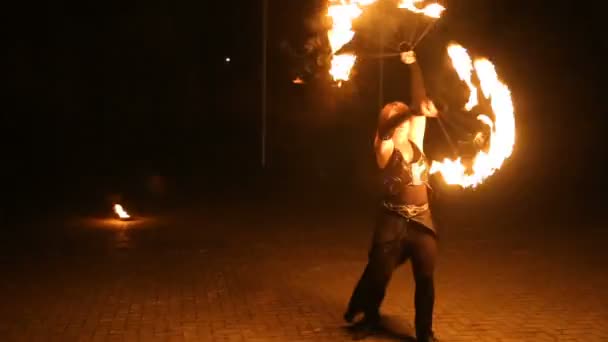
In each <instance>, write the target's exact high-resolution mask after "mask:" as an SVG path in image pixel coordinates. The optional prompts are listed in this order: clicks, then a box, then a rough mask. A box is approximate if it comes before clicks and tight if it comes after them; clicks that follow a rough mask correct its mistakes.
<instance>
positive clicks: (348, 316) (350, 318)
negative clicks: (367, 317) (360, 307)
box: [344, 309, 361, 323]
mask: <svg viewBox="0 0 608 342" xmlns="http://www.w3.org/2000/svg"><path fill="white" fill-rule="evenodd" d="M360 312H361V311H355V310H352V309H348V311H346V312H345V313H344V320H345V321H346V322H347V323H352V322H354V321H355V317H357V315H358V314H359V313H360Z"/></svg>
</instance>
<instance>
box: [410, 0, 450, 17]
mask: <svg viewBox="0 0 608 342" xmlns="http://www.w3.org/2000/svg"><path fill="white" fill-rule="evenodd" d="M421 2H425V0H401V2H400V3H399V8H404V9H407V10H408V11H412V12H414V13H417V14H424V15H425V16H427V17H430V18H435V19H439V18H441V14H442V13H443V11H445V7H443V6H441V5H440V4H438V3H432V4H428V5H426V6H424V8H418V6H416V4H418V3H421Z"/></svg>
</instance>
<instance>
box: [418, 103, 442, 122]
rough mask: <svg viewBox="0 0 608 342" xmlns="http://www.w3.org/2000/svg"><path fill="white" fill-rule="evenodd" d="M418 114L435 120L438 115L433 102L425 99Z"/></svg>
mask: <svg viewBox="0 0 608 342" xmlns="http://www.w3.org/2000/svg"><path fill="white" fill-rule="evenodd" d="M420 112H421V113H422V115H424V116H426V117H429V118H436V117H437V116H438V114H439V112H438V111H437V108H436V107H435V104H434V103H433V101H431V100H429V99H426V100H424V101H422V103H421V104H420Z"/></svg>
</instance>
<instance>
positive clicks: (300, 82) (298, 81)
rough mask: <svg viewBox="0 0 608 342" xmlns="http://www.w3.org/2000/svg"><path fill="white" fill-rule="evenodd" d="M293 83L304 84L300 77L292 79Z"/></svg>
mask: <svg viewBox="0 0 608 342" xmlns="http://www.w3.org/2000/svg"><path fill="white" fill-rule="evenodd" d="M291 82H293V84H304V80H302V79H301V78H300V77H296V78H295V79H294V80H293V81H291Z"/></svg>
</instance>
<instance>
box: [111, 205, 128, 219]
mask: <svg viewBox="0 0 608 342" xmlns="http://www.w3.org/2000/svg"><path fill="white" fill-rule="evenodd" d="M114 213H115V214H116V215H118V217H119V218H120V219H122V220H126V219H129V218H131V216H129V214H127V212H126V211H125V210H124V208H123V207H122V205H120V204H114Z"/></svg>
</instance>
